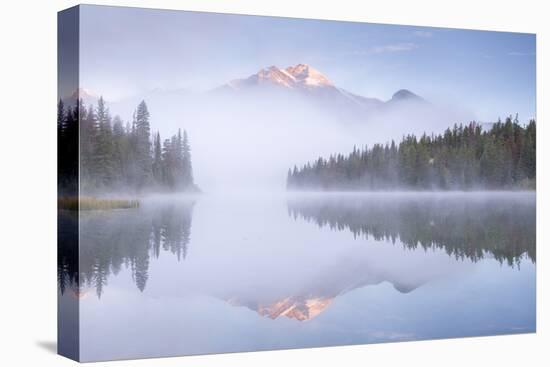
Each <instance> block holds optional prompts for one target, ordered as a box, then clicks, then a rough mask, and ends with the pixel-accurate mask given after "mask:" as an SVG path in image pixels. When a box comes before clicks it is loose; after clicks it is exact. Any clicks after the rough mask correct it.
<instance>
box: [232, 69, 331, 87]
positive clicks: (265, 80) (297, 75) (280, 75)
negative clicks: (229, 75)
mask: <svg viewBox="0 0 550 367" xmlns="http://www.w3.org/2000/svg"><path fill="white" fill-rule="evenodd" d="M259 84H275V85H278V86H283V87H286V88H290V89H296V88H307V89H311V88H315V87H333V84H332V82H331V81H330V80H329V79H328V78H327V77H326V76H324V75H323V74H321V73H320V72H319V71H318V70H316V69H314V68H312V67H311V66H309V65H307V64H297V65H294V66H289V67H287V68H286V69H281V68H279V67H277V66H275V65H272V66H269V67H266V68H263V69H261V70H260V71H258V72H257V73H256V74H253V75H251V76H249V77H248V78H246V79H236V80H232V81H231V82H230V83H229V84H228V86H229V87H231V88H232V89H241V88H242V87H244V86H253V85H259Z"/></svg>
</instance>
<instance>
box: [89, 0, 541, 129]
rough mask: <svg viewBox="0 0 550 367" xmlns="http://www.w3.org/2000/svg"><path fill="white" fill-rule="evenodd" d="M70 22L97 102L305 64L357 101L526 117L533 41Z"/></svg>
mask: <svg viewBox="0 0 550 367" xmlns="http://www.w3.org/2000/svg"><path fill="white" fill-rule="evenodd" d="M80 19H81V58H80V62H81V69H80V70H81V85H82V86H83V87H85V88H88V89H90V90H91V91H92V92H95V93H98V94H103V95H104V96H105V97H106V98H107V99H112V100H114V99H118V98H123V97H125V96H129V95H134V94H139V93H143V92H145V91H147V90H150V89H154V88H163V89H175V88H185V89H190V90H198V91H201V90H208V89H212V88H215V87H217V86H219V85H221V84H223V83H225V82H227V81H229V80H231V79H235V78H241V77H246V76H248V75H250V74H253V73H255V72H257V71H258V70H259V69H261V68H263V67H266V66H270V65H276V66H279V67H286V66H289V65H294V64H298V63H307V64H310V65H311V66H313V67H314V68H316V69H318V70H319V71H321V72H322V73H323V74H325V75H326V76H327V77H328V78H329V79H331V80H332V81H333V82H334V83H335V84H336V85H337V86H339V87H342V88H344V89H347V90H348V91H350V92H353V93H357V94H361V95H364V96H367V97H377V98H380V99H383V100H386V99H389V98H391V95H392V94H393V93H394V92H395V91H397V90H398V89H402V88H406V89H409V90H411V91H413V92H415V93H417V94H419V95H422V96H424V97H425V98H427V99H429V100H432V101H436V102H442V103H449V104H453V105H456V106H460V107H462V108H465V109H467V110H469V111H471V112H472V113H473V114H474V116H476V118H477V119H479V120H481V121H493V120H495V119H496V118H497V117H499V116H502V117H504V116H506V115H508V114H515V113H516V112H517V113H519V114H520V118H521V120H526V119H528V118H532V117H534V116H535V100H536V98H535V92H536V91H535V83H536V77H535V50H536V47H535V35H533V34H520V33H506V32H488V31H469V30H457V29H445V28H427V27H412V26H395V25H380V24H369V23H352V22H334V21H318V20H304V19H289V18H274V17H258V16H240V15H224V14H212V13H197V12H183V11H166V10H151V9H139V8H123V7H120V8H119V7H104V6H83V7H82V8H81V18H80Z"/></svg>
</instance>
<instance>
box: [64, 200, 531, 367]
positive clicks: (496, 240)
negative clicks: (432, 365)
mask: <svg viewBox="0 0 550 367" xmlns="http://www.w3.org/2000/svg"><path fill="white" fill-rule="evenodd" d="M65 220H66V219H65ZM80 243H81V247H80V272H78V274H77V272H76V271H74V270H76V269H72V268H71V265H70V263H71V261H69V260H68V261H67V264H66V266H61V267H60V270H59V289H60V291H63V297H79V299H80V342H81V351H80V353H81V358H82V359H83V360H89V361H91V360H105V359H118V358H139V357H151V356H171V355H183V354H203V353H222V352H235V351H253V350H266V349H281V348H300V347H317V346H329V345H346V344H362V343H378V342H388V341H404V340H421V339H432V338H447V337H462V336H479V335H494V334H508V333H526V332H534V331H535V263H536V255H535V195H534V194H533V193H490V194H471V193H470V194H428V193H426V194H302V195H289V196H261V195H248V196H229V197H227V196H215V195H202V196H201V197H198V198H195V199H192V198H185V197H179V198H175V197H164V198H155V199H149V200H145V201H144V202H143V205H142V206H141V207H140V208H139V209H134V210H119V211H104V212H89V213H82V214H81V218H80ZM77 276H78V277H79V279H80V282H81V284H80V288H78V287H75V286H74V282H73V281H74V279H76V277H77Z"/></svg>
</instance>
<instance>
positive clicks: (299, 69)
mask: <svg viewBox="0 0 550 367" xmlns="http://www.w3.org/2000/svg"><path fill="white" fill-rule="evenodd" d="M285 71H286V72H287V73H289V74H290V75H292V76H293V77H294V78H295V79H296V81H297V82H298V83H301V84H305V85H309V86H333V84H332V82H331V81H330V80H329V79H328V78H327V77H326V76H324V75H323V74H321V73H320V72H319V71H318V70H316V69H314V68H312V67H311V66H309V65H307V64H298V65H295V66H289V67H287V68H286V69H285Z"/></svg>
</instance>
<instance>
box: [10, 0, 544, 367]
mask: <svg viewBox="0 0 550 367" xmlns="http://www.w3.org/2000/svg"><path fill="white" fill-rule="evenodd" d="M95 3H97V4H108V5H128V6H143V7H156V8H167V9H184V10H203V11H216V12H231V13H249V14H261V15H280V16H291V17H303V18H318V19H337V20H354V21H365V22H378V23H395V24H410V25H423V26H443V27H457V28H473V29H487V30H506V31H515V32H530V33H537V107H538V108H537V115H538V116H537V117H538V118H537V120H538V123H539V124H538V125H539V126H538V130H539V131H538V152H537V155H538V162H539V165H538V167H537V171H538V175H537V176H538V177H537V180H538V183H537V187H538V190H537V201H538V203H537V272H538V276H537V281H538V283H537V295H538V297H537V298H538V303H537V309H538V312H537V333H536V335H535V334H533V335H520V336H501V337H485V338H467V339H453V340H440V341H430V342H408V343H393V344H379V345H366V346H358V347H336V348H321V349H301V350H291V351H276V352H260V353H238V354H229V355H213V356H200V357H183V358H165V359H149V360H140V361H124V362H110V364H112V365H116V366H176V365H177V366H260V365H261V366H281V365H285V366H293V365H299V364H301V365H304V366H309V365H316V366H334V365H345V366H364V365H370V366H380V365H384V366H386V365H388V366H400V365H413V366H414V365H422V366H423V367H427V366H438V367H440V366H441V365H445V366H461V367H462V366H472V365H474V366H477V365H487V366H488V365H497V366H499V367H500V366H514V367H517V366H522V365H525V366H543V365H548V364H547V363H548V362H547V361H546V363H544V361H543V359H545V357H546V358H547V359H548V358H550V353H548V349H549V348H550V325H549V316H548V311H549V310H548V308H549V306H548V286H547V285H548V280H547V279H548V276H549V275H548V274H549V273H550V272H549V269H548V267H549V266H550V265H549V256H550V255H549V254H550V251H547V249H545V247H546V246H547V245H548V238H549V232H550V231H549V230H548V224H549V223H548V218H549V214H548V208H549V205H548V204H549V203H548V187H549V186H548V183H549V182H548V161H545V159H547V158H548V152H549V149H550V148H549V145H545V144H544V143H545V141H547V140H548V139H549V138H550V135H549V133H548V128H547V127H546V122H545V113H547V111H548V110H547V106H548V98H549V94H548V85H549V80H548V76H549V74H550V72H549V71H548V68H550V60H549V44H550V32H549V29H550V26H548V25H545V23H548V14H549V10H548V9H545V2H544V1H540V0H539V1H531V0H521V1H519V0H516V1H513V2H505V1H504V0H500V1H480V0H473V1H472V0H460V1H458V0H453V1H441V0H415V1H408V0H400V1H396V0H393V1H391V0H388V1H380V0H377V1H368V0H363V1H351V0H337V1H330V2H324V3H321V1H320V0H318V1H304V0H302V1H299V0H288V1H287V0H264V1H258V0H256V1H254V0H248V1H246V0H219V1H204V0H203V1H200V0H182V1H167V0H143V1H95ZM75 4H77V2H75V1H62V0H48V1H15V0H13V1H3V2H2V5H1V11H0V28H1V30H0V37H1V43H0V63H1V65H0V76H1V77H0V93H1V94H2V95H1V98H0V101H1V103H0V106H1V110H2V112H1V113H0V129H1V130H0V132H1V133H0V185H1V187H0V195H1V196H0V229H1V235H0V246H1V250H2V251H1V255H0V256H1V258H0V287H1V288H0V365H2V366H41V367H43V366H68V365H73V364H75V363H74V362H72V361H69V360H67V359H65V358H62V357H59V356H57V355H56V354H55V353H54V352H53V351H54V349H55V339H56V123H55V119H56V98H57V97H56V96H57V89H56V80H57V79H56V57H57V56H56V32H57V27H56V16H57V15H56V12H57V11H58V10H61V9H64V8H67V7H69V6H72V5H75ZM511 87H513V86H511ZM543 101H546V103H547V104H546V105H545V104H544V103H543ZM6 204H7V205H6ZM545 278H546V279H545ZM104 364H105V365H106V364H107V363H98V364H94V365H98V366H102V365H104Z"/></svg>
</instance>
